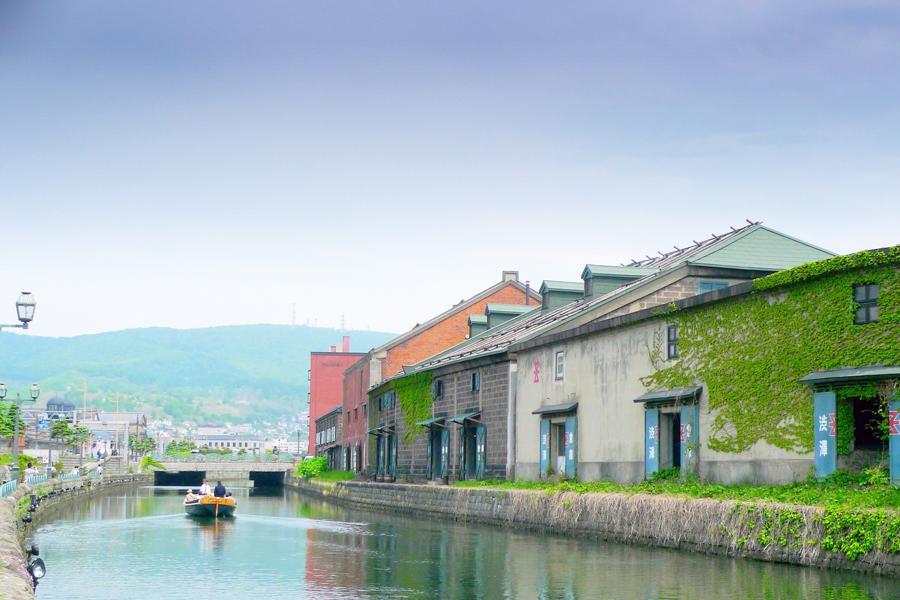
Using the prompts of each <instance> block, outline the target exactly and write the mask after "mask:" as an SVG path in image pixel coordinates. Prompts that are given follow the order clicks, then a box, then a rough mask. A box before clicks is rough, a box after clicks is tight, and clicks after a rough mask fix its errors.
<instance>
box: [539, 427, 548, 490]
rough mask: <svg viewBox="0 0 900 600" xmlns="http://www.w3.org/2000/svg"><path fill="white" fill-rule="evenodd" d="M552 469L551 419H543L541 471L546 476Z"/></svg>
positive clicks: (541, 474)
mask: <svg viewBox="0 0 900 600" xmlns="http://www.w3.org/2000/svg"><path fill="white" fill-rule="evenodd" d="M548 470H550V419H541V472H540V474H539V476H540V477H546V476H547V471H548Z"/></svg>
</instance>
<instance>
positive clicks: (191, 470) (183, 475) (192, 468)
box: [153, 457, 295, 487]
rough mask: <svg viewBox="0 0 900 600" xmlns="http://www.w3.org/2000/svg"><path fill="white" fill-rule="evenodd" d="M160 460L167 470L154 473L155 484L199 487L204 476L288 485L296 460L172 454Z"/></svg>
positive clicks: (234, 481) (228, 482)
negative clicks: (175, 456) (174, 457)
mask: <svg viewBox="0 0 900 600" xmlns="http://www.w3.org/2000/svg"><path fill="white" fill-rule="evenodd" d="M157 461H158V462H159V463H160V464H161V465H162V466H163V467H165V469H166V470H165V471H157V472H156V473H155V474H154V479H153V482H154V484H156V485H178V486H192V487H199V486H200V484H201V483H203V479H209V480H210V481H211V482H213V483H215V482H216V481H221V482H222V483H224V484H225V485H240V486H246V485H253V486H270V485H284V479H285V476H286V474H288V473H291V472H292V471H293V470H294V464H295V463H294V462H293V461H291V462H287V461H285V460H280V461H276V460H261V461H253V460H192V459H184V460H172V459H170V458H168V457H163V458H158V459H157Z"/></svg>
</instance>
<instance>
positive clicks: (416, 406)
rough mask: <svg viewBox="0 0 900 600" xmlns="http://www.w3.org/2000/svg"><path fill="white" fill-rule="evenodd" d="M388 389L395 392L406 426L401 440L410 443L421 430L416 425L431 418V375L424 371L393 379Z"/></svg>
mask: <svg viewBox="0 0 900 600" xmlns="http://www.w3.org/2000/svg"><path fill="white" fill-rule="evenodd" d="M390 387H391V389H393V390H394V392H396V394H397V402H398V404H399V406H400V410H401V412H402V413H403V422H404V424H405V425H406V427H405V428H404V431H405V433H404V435H403V439H404V440H405V441H406V442H408V443H411V442H413V441H414V440H415V439H416V437H417V436H418V434H419V430H420V429H421V428H419V427H417V426H416V423H418V422H420V421H424V420H426V419H428V418H429V417H430V416H431V403H432V401H433V400H434V398H433V396H432V395H431V373H430V372H429V371H424V372H419V373H413V374H412V375H406V376H405V377H400V378H398V379H395V380H394V381H393V382H392V384H391V386H390Z"/></svg>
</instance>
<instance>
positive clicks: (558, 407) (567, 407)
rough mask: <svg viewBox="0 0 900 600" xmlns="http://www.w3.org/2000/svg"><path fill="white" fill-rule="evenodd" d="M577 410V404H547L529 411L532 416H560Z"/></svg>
mask: <svg viewBox="0 0 900 600" xmlns="http://www.w3.org/2000/svg"><path fill="white" fill-rule="evenodd" d="M576 410H578V403H577V402H567V403H565V404H548V405H546V406H541V407H539V408H536V409H534V410H533V411H531V414H533V415H561V414H564V413H570V412H575V411H576Z"/></svg>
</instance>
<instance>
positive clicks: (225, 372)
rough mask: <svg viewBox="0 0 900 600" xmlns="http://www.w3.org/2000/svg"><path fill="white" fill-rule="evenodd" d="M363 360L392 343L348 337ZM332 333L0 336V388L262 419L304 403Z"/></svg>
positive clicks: (238, 330) (201, 416)
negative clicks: (313, 364)
mask: <svg viewBox="0 0 900 600" xmlns="http://www.w3.org/2000/svg"><path fill="white" fill-rule="evenodd" d="M346 334H347V335H349V336H350V338H351V342H352V345H353V348H352V350H353V351H357V352H365V351H367V350H369V349H371V348H373V347H375V346H378V345H380V344H382V343H383V342H385V341H387V340H388V339H390V338H391V337H393V336H394V334H391V333H382V332H374V331H350V332H347V333H346ZM341 335H342V332H340V331H338V330H335V329H326V328H317V327H305V326H289V325H238V326H227V327H210V328H206V329H167V328H162V327H154V328H147V329H126V330H122V331H112V332H108V333H98V334H92V335H80V336H75V337H68V338H50V337H39V336H32V335H28V336H24V335H14V334H9V333H0V381H3V382H4V383H6V385H7V387H8V388H9V389H10V391H11V392H12V393H15V392H16V391H18V390H17V388H21V389H23V390H24V388H25V387H26V386H27V385H29V384H31V383H32V382H35V381H36V382H38V383H39V384H40V385H41V389H42V393H41V400H40V401H39V402H38V404H42V403H43V402H44V401H46V399H48V398H49V397H51V396H52V395H61V396H65V397H67V398H69V399H70V400H73V401H75V402H76V404H77V405H78V406H81V403H82V388H83V386H84V384H85V382H86V383H87V390H88V402H89V403H90V404H94V405H97V406H99V407H100V408H104V409H111V408H112V407H113V406H114V400H115V397H116V394H117V393H118V397H119V400H120V409H121V410H132V409H141V410H145V411H146V412H148V413H150V414H156V415H160V416H162V415H169V416H172V417H174V418H177V419H194V420H201V421H203V420H225V419H234V420H272V419H273V418H278V417H280V416H287V415H293V414H296V413H297V412H298V411H299V410H301V409H304V408H305V407H306V404H307V392H308V391H309V388H308V383H307V370H308V369H309V353H310V352H311V351H327V350H328V349H329V347H330V346H332V345H339V344H340V339H341Z"/></svg>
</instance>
